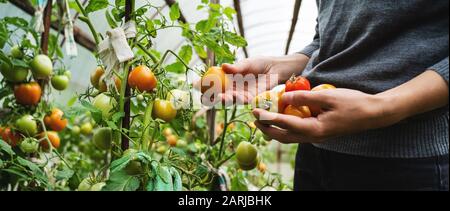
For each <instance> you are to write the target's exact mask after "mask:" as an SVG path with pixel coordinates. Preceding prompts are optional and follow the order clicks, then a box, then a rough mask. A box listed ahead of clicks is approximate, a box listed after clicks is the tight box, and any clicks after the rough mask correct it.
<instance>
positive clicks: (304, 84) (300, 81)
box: [286, 76, 311, 92]
mask: <svg viewBox="0 0 450 211" xmlns="http://www.w3.org/2000/svg"><path fill="white" fill-rule="evenodd" d="M302 90H303V91H309V90H311V84H310V83H309V81H308V79H306V78H305V77H301V76H297V77H296V76H292V77H291V78H290V79H289V80H288V81H287V82H286V92H292V91H302Z"/></svg>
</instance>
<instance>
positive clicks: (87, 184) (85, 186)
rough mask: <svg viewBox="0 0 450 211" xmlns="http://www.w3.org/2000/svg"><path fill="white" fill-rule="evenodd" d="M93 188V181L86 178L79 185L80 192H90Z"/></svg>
mask: <svg viewBox="0 0 450 211" xmlns="http://www.w3.org/2000/svg"><path fill="white" fill-rule="evenodd" d="M91 187H92V183H91V179H90V178H86V179H84V180H83V181H81V182H80V184H79V185H78V191H89V190H90V189H91Z"/></svg>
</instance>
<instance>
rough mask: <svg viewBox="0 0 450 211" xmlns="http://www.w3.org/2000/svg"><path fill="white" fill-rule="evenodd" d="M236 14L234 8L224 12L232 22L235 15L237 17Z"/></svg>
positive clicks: (228, 8)
mask: <svg viewBox="0 0 450 211" xmlns="http://www.w3.org/2000/svg"><path fill="white" fill-rule="evenodd" d="M236 13H237V12H236V10H235V9H233V8H232V7H227V8H225V9H224V10H223V14H225V15H226V16H227V17H228V19H230V20H233V15H235V14H236Z"/></svg>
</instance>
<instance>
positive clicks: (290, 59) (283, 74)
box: [221, 54, 309, 104]
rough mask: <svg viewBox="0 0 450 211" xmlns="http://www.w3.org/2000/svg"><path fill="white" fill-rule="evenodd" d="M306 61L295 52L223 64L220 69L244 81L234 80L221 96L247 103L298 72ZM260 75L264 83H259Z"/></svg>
mask: <svg viewBox="0 0 450 211" xmlns="http://www.w3.org/2000/svg"><path fill="white" fill-rule="evenodd" d="M308 61H309V58H308V57H307V56H305V55H303V54H295V55H290V56H285V57H255V58H249V59H245V60H242V61H240V62H238V63H236V64H224V65H222V69H223V70H224V71H225V73H227V74H229V75H231V76H233V77H234V79H237V78H239V77H240V76H243V77H242V78H243V79H244V80H245V82H244V81H240V80H235V82H236V83H233V87H232V88H231V89H230V90H228V91H227V92H226V93H225V94H222V95H221V97H222V99H223V100H224V101H227V102H230V101H233V102H234V103H237V104H247V103H249V102H250V101H251V100H252V99H253V98H254V97H255V96H257V95H258V94H259V93H261V92H264V91H267V90H270V89H272V88H273V87H275V86H277V85H278V84H280V83H282V82H284V81H286V80H288V79H289V77H291V76H292V74H300V73H301V71H303V69H304V68H305V67H306V64H307V63H308ZM236 76H238V77H236ZM246 76H250V77H246ZM261 77H265V79H266V80H265V82H266V83H265V84H261V83H263V82H264V81H262V80H260V79H261ZM252 78H253V80H252ZM247 79H250V80H247Z"/></svg>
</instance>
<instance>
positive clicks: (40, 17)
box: [33, 0, 48, 33]
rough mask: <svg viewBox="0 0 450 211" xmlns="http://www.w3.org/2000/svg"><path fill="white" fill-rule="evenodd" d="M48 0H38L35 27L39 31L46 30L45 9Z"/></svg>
mask: <svg viewBox="0 0 450 211" xmlns="http://www.w3.org/2000/svg"><path fill="white" fill-rule="evenodd" d="M47 2H48V0H38V2H37V4H38V6H37V8H36V11H35V12H34V17H35V22H34V26H33V28H34V30H35V31H37V32H38V33H42V32H44V9H45V6H46V5H47Z"/></svg>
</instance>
